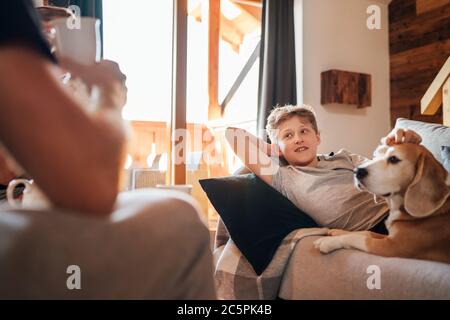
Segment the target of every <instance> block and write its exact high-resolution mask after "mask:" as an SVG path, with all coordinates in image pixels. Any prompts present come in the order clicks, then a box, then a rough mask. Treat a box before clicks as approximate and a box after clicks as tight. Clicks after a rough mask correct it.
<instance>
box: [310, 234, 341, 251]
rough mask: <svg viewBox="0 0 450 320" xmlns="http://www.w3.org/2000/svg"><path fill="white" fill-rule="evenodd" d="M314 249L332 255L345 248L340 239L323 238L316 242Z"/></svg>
mask: <svg viewBox="0 0 450 320" xmlns="http://www.w3.org/2000/svg"><path fill="white" fill-rule="evenodd" d="M314 247H315V248H316V249H319V250H320V252H322V253H330V252H332V251H334V250H337V249H341V248H343V247H342V245H341V241H340V239H339V238H338V237H322V238H319V239H317V240H316V241H314Z"/></svg>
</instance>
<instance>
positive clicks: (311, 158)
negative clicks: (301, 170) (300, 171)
mask: <svg viewBox="0 0 450 320" xmlns="http://www.w3.org/2000/svg"><path fill="white" fill-rule="evenodd" d="M278 130H279V131H278V134H277V143H278V145H279V147H280V149H281V152H282V154H283V156H284V158H285V159H286V161H287V162H288V163H289V164H291V165H296V166H312V167H315V166H316V165H317V147H318V146H319V144H320V134H319V133H316V132H315V131H314V129H313V126H312V125H311V123H310V122H309V121H308V120H307V119H306V118H303V117H299V116H293V117H292V118H290V119H288V120H285V121H284V122H282V123H281V124H280V126H279V127H278Z"/></svg>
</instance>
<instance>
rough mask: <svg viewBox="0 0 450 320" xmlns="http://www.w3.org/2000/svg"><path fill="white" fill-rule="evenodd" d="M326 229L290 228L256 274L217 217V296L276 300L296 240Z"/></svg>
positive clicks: (230, 298)
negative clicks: (266, 264) (290, 230)
mask: <svg viewBox="0 0 450 320" xmlns="http://www.w3.org/2000/svg"><path fill="white" fill-rule="evenodd" d="M327 230H328V229H326V228H305V229H297V230H294V231H292V232H291V233H289V234H288V235H287V236H286V237H285V238H284V239H283V241H282V243H281V244H280V246H279V247H278V250H277V251H276V253H275V255H274V257H273V259H272V261H271V262H270V264H269V266H268V267H267V268H266V270H264V272H263V273H262V274H261V275H259V276H258V275H257V274H256V272H255V271H254V270H253V267H252V265H251V264H250V263H249V262H248V261H247V259H246V258H245V257H244V256H243V255H242V253H241V252H240V251H239V249H238V248H237V246H236V245H235V244H234V242H233V240H232V239H231V238H230V236H229V234H228V231H227V230H226V227H225V225H224V224H223V222H222V221H221V220H219V224H218V228H217V233H216V239H215V246H214V247H215V248H214V258H215V274H214V277H215V281H216V289H217V295H218V297H219V299H226V300H235V299H237V300H269V299H276V298H277V296H278V291H279V289H280V285H281V280H282V278H283V274H284V270H285V268H286V265H287V263H288V261H289V258H290V256H291V254H292V251H293V250H294V248H295V245H296V244H297V242H298V241H299V240H301V239H303V238H305V237H308V236H318V235H326V233H327Z"/></svg>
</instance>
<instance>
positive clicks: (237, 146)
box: [225, 127, 279, 185]
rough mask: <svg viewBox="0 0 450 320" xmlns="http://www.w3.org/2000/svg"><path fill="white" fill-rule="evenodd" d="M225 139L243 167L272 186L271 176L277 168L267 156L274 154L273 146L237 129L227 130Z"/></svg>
mask: <svg viewBox="0 0 450 320" xmlns="http://www.w3.org/2000/svg"><path fill="white" fill-rule="evenodd" d="M225 137H226V139H227V141H228V143H229V144H230V146H231V148H232V149H233V151H234V153H235V154H236V155H237V156H238V157H239V159H241V161H242V162H243V163H244V165H245V166H246V167H247V168H249V169H250V170H251V171H252V172H253V173H255V174H256V175H257V176H258V177H259V178H261V179H262V180H263V181H264V182H266V183H267V184H269V185H272V175H273V174H275V173H276V172H277V170H278V168H279V167H278V164H277V163H275V161H273V160H272V159H271V158H270V156H269V155H272V154H273V153H274V150H275V148H274V147H273V145H271V144H269V143H267V142H265V141H263V140H262V139H259V138H257V137H255V136H254V135H252V134H251V133H249V132H247V131H245V130H243V129H239V128H232V127H230V128H227V130H226V131H225Z"/></svg>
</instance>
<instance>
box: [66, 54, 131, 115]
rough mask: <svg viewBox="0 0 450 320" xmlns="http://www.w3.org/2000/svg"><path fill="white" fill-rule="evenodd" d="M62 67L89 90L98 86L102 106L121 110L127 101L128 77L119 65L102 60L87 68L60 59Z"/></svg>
mask: <svg viewBox="0 0 450 320" xmlns="http://www.w3.org/2000/svg"><path fill="white" fill-rule="evenodd" d="M60 66H61V68H62V69H64V70H67V71H69V72H70V73H71V75H72V76H73V77H75V78H80V79H81V80H82V81H83V82H84V83H85V84H86V85H87V87H88V88H89V89H91V88H92V87H94V86H97V87H98V88H100V90H101V96H100V106H101V107H105V108H107V109H117V110H119V111H120V110H121V109H122V107H123V106H124V105H125V103H126V101H127V91H128V90H127V87H126V85H125V83H126V80H127V77H126V76H125V75H124V74H123V73H122V71H121V70H120V67H119V65H118V64H117V63H116V62H114V61H110V60H102V61H100V62H98V63H96V64H94V65H91V66H85V65H82V64H79V63H77V62H75V61H73V60H70V59H67V58H66V59H64V58H61V59H60Z"/></svg>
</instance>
